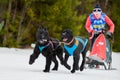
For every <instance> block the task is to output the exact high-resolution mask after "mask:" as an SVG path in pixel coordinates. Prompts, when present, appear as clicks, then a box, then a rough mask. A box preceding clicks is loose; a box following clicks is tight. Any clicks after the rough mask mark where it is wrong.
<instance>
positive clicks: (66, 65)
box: [64, 54, 71, 70]
mask: <svg viewBox="0 0 120 80" xmlns="http://www.w3.org/2000/svg"><path fill="white" fill-rule="evenodd" d="M68 58H69V55H68V54H65V59H64V66H65V67H66V68H67V69H68V70H70V69H71V67H70V66H69V65H68V64H67V61H68Z"/></svg>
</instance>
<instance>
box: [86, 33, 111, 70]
mask: <svg viewBox="0 0 120 80" xmlns="http://www.w3.org/2000/svg"><path fill="white" fill-rule="evenodd" d="M111 47H112V45H111V43H110V40H109V39H108V38H106V37H105V35H104V34H103V33H101V34H100V35H99V36H98V37H97V38H96V40H95V42H94V44H93V47H92V50H91V52H90V54H89V56H88V57H87V58H86V59H87V60H86V64H88V67H89V68H94V67H95V66H96V65H102V66H104V68H105V70H108V69H112V67H111V63H112V48H111Z"/></svg>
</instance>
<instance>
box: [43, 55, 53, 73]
mask: <svg viewBox="0 0 120 80" xmlns="http://www.w3.org/2000/svg"><path fill="white" fill-rule="evenodd" d="M48 54H50V53H48ZM51 61H52V55H49V56H47V57H46V65H45V69H44V70H43V72H49V71H50V65H51Z"/></svg>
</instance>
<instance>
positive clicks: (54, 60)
mask: <svg viewBox="0 0 120 80" xmlns="http://www.w3.org/2000/svg"><path fill="white" fill-rule="evenodd" d="M52 61H53V62H54V63H55V66H54V67H53V69H52V70H58V61H57V59H56V56H54V57H53V59H52Z"/></svg>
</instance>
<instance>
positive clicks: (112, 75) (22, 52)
mask: <svg viewBox="0 0 120 80" xmlns="http://www.w3.org/2000/svg"><path fill="white" fill-rule="evenodd" d="M32 52H33V50H32V49H15V48H0V80H120V54H117V53H113V56H112V57H113V63H112V66H113V67H114V68H116V69H117V70H104V69H102V68H101V69H85V70H84V71H83V72H80V71H77V72H76V73H75V74H71V73H70V71H68V70H67V69H66V68H64V67H63V66H61V65H60V67H59V70H58V71H51V72H50V73H44V72H42V70H43V69H44V65H45V58H44V57H43V56H41V55H40V56H39V58H38V59H37V60H36V62H35V63H34V64H33V65H29V64H28V60H29V55H30V54H31V53H32ZM71 63H72V57H71V58H70V60H69V64H71ZM52 66H53V64H52V65H51V67H52Z"/></svg>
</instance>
